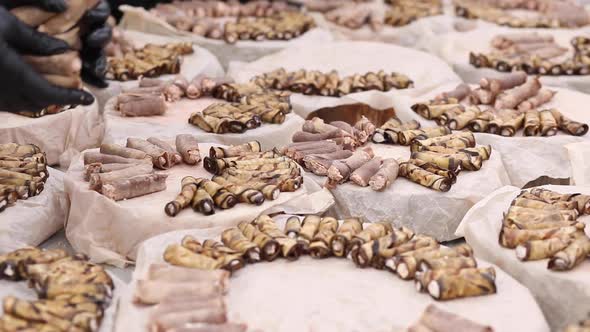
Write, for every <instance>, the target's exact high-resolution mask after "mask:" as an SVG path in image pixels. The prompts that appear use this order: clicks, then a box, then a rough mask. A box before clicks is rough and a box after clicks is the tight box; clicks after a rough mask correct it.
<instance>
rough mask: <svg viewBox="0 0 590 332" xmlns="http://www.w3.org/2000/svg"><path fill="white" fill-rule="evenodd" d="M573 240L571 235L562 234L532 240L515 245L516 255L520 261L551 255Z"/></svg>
mask: <svg viewBox="0 0 590 332" xmlns="http://www.w3.org/2000/svg"><path fill="white" fill-rule="evenodd" d="M572 241H573V237H572V236H568V235H562V236H555V237H550V238H548V239H544V240H532V241H528V242H525V243H523V244H520V245H518V247H516V257H517V258H518V259H520V260H521V261H534V260H540V259H546V258H550V257H552V256H553V255H554V254H556V253H557V252H559V251H561V250H563V249H565V248H566V247H567V246H568V245H569V244H570V243H571V242H572Z"/></svg>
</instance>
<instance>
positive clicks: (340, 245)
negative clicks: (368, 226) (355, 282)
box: [330, 218, 363, 257]
mask: <svg viewBox="0 0 590 332" xmlns="http://www.w3.org/2000/svg"><path fill="white" fill-rule="evenodd" d="M362 230H363V223H362V222H361V221H360V220H359V219H358V218H348V219H345V220H344V221H343V222H342V225H340V227H339V228H338V230H337V231H336V234H334V237H333V238H332V241H331V242H330V249H331V250H332V254H334V256H336V257H345V256H346V255H348V243H349V241H350V240H351V239H352V237H353V236H355V235H356V234H358V233H359V232H360V231H362Z"/></svg>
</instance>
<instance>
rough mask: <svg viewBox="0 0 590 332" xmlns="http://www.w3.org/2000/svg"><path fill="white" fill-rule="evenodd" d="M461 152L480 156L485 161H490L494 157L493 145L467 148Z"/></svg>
mask: <svg viewBox="0 0 590 332" xmlns="http://www.w3.org/2000/svg"><path fill="white" fill-rule="evenodd" d="M459 152H465V153H468V154H470V155H477V156H480V157H481V159H483V160H489V159H490V157H491V156H492V146H491V145H479V146H477V147H475V148H466V149H461V150H459Z"/></svg>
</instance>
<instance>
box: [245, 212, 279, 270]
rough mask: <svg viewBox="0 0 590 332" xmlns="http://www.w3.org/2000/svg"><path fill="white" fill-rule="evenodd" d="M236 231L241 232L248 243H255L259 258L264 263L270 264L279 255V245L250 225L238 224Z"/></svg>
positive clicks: (246, 223)
mask: <svg viewBox="0 0 590 332" xmlns="http://www.w3.org/2000/svg"><path fill="white" fill-rule="evenodd" d="M238 229H239V230H240V231H242V234H244V237H245V238H246V239H247V240H248V241H251V242H252V243H255V244H256V245H257V246H258V248H260V253H261V257H262V259H264V260H265V261H267V262H272V261H274V260H275V259H276V258H277V257H278V256H279V255H280V254H281V250H280V245H279V243H278V242H277V241H276V240H275V239H273V238H272V237H270V236H269V235H268V234H266V233H264V232H261V231H260V230H258V228H256V226H254V225H252V224H251V223H249V222H247V221H242V222H241V223H239V224H238Z"/></svg>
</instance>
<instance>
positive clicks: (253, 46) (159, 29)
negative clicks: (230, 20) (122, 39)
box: [119, 5, 333, 68]
mask: <svg viewBox="0 0 590 332" xmlns="http://www.w3.org/2000/svg"><path fill="white" fill-rule="evenodd" d="M119 9H120V10H121V11H122V12H123V18H122V19H121V23H120V26H121V28H123V29H125V30H136V31H142V32H146V33H153V34H157V35H164V36H171V37H175V38H177V39H183V40H188V41H192V42H194V43H195V44H197V45H199V46H202V47H204V48H206V49H208V50H209V51H211V52H212V53H213V54H215V56H216V57H217V58H218V59H219V62H221V65H222V66H223V67H224V68H227V66H228V64H229V63H230V61H233V60H238V61H254V60H256V59H258V58H260V57H262V56H265V55H268V54H271V53H274V52H277V51H279V50H281V49H283V48H286V47H289V46H295V45H299V46H303V45H305V44H307V43H309V42H314V41H315V42H322V43H326V42H331V41H332V39H333V37H332V35H331V34H330V33H329V32H328V31H326V30H323V29H318V28H315V29H312V30H310V31H307V32H306V33H304V34H303V35H301V36H299V37H298V38H295V39H292V40H287V41H283V40H266V41H238V42H237V43H235V44H233V45H231V44H227V43H226V42H225V41H223V40H216V39H211V38H204V37H201V36H198V35H195V34H193V33H190V32H186V31H180V30H178V29H176V28H175V27H173V26H171V25H170V24H168V23H166V22H165V21H164V20H163V19H161V18H159V17H157V16H155V15H153V14H151V13H150V12H148V11H146V10H145V9H143V8H139V7H131V6H127V5H123V6H120V7H119Z"/></svg>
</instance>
